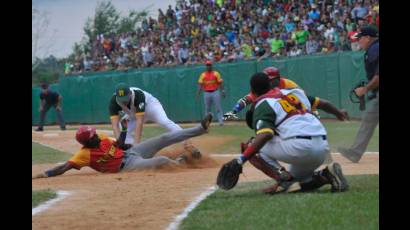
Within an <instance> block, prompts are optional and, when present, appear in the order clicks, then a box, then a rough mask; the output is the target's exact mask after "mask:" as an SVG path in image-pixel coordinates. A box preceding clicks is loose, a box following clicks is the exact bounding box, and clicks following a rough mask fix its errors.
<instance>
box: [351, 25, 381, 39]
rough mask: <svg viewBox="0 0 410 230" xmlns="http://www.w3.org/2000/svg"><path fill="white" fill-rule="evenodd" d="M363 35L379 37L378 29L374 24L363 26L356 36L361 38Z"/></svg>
mask: <svg viewBox="0 0 410 230" xmlns="http://www.w3.org/2000/svg"><path fill="white" fill-rule="evenodd" d="M363 36H370V37H379V31H378V30H377V28H376V27H374V26H363V27H362V28H361V29H360V33H358V34H357V35H356V37H357V38H361V37H363Z"/></svg>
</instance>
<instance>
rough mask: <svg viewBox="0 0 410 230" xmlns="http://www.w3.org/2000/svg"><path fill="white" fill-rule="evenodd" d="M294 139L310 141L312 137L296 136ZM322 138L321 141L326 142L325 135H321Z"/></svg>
mask: <svg viewBox="0 0 410 230" xmlns="http://www.w3.org/2000/svg"><path fill="white" fill-rule="evenodd" d="M295 138H296V139H308V140H312V138H313V137H312V136H296V137H295ZM322 138H323V140H327V137H326V135H323V136H322Z"/></svg>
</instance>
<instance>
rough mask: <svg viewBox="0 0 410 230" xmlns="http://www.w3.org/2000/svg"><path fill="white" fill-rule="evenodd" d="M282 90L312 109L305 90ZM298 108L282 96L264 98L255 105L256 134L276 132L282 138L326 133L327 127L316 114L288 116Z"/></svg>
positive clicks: (253, 125) (254, 122)
mask: <svg viewBox="0 0 410 230" xmlns="http://www.w3.org/2000/svg"><path fill="white" fill-rule="evenodd" d="M280 92H281V93H282V94H283V95H287V96H288V97H289V98H292V100H294V101H295V102H300V103H301V105H302V107H303V108H304V109H306V110H308V111H310V110H311V105H310V102H309V99H308V98H307V96H306V95H305V94H304V92H303V90H301V89H290V90H285V89H281V90H280ZM296 110H297V108H295V107H294V106H292V105H291V104H290V103H289V102H288V101H286V100H284V99H282V98H264V99H262V100H261V101H259V102H258V103H257V104H256V106H255V110H254V112H253V117H252V127H253V129H254V130H255V132H256V134H259V133H265V132H270V133H276V134H277V135H279V136H280V137H281V138H282V139H286V138H290V137H295V136H320V135H326V130H325V128H324V127H323V125H322V124H321V123H320V121H319V120H318V119H317V118H316V117H315V116H314V115H312V114H310V113H304V114H296V115H293V116H290V117H289V116H288V114H289V113H292V112H294V111H296Z"/></svg>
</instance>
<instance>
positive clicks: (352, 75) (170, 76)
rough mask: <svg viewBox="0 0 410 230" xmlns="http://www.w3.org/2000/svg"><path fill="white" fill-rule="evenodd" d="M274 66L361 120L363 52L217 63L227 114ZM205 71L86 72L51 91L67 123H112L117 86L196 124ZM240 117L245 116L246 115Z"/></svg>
mask: <svg viewBox="0 0 410 230" xmlns="http://www.w3.org/2000/svg"><path fill="white" fill-rule="evenodd" d="M271 65H274V66H276V67H279V69H280V71H281V75H282V76H286V77H288V78H289V79H291V80H294V81H295V82H296V83H297V84H298V85H299V86H301V87H302V88H303V89H304V90H305V91H306V92H307V94H308V95H312V96H319V97H321V98H325V99H327V100H329V101H331V102H332V103H333V104H334V105H336V106H337V107H339V108H346V109H347V110H348V111H349V113H350V114H351V117H354V118H360V115H361V112H360V111H359V109H358V107H359V106H358V104H353V103H351V102H350V100H349V92H350V90H351V88H352V87H354V85H356V84H357V82H359V81H360V80H361V79H365V70H364V64H363V53H362V52H340V53H333V54H330V55H314V56H303V57H293V58H283V59H269V60H266V59H265V60H263V61H261V62H256V61H243V62H235V63H224V64H220V63H216V64H214V69H215V70H217V71H219V72H220V73H221V76H222V78H223V79H224V85H225V91H226V98H224V99H223V100H222V108H223V109H224V111H225V112H226V111H229V110H231V109H232V107H233V105H234V104H235V103H236V101H237V100H238V99H239V98H240V97H242V96H244V95H245V94H247V93H248V92H249V79H250V76H251V75H252V74H253V73H255V72H257V71H261V70H263V68H265V67H267V66H271ZM204 70H205V66H204V65H195V66H189V67H187V66H180V67H172V68H171V67H166V68H165V67H164V68H146V69H137V70H129V71H126V72H118V71H113V72H98V73H87V74H84V75H80V76H67V77H61V78H60V80H59V84H55V85H52V87H51V88H52V89H53V90H56V91H57V92H59V93H60V94H61V95H62V96H63V113H64V118H65V120H66V122H67V123H108V122H109V114H108V102H109V100H110V97H111V95H112V94H113V92H114V89H115V85H116V84H117V83H119V82H126V83H128V84H129V85H130V86H135V87H139V88H141V89H143V90H145V91H148V92H150V93H151V94H152V95H154V96H155V97H157V98H158V99H159V100H160V101H161V103H162V105H163V107H164V109H165V111H166V113H167V114H168V117H169V118H170V119H172V120H174V121H177V122H183V121H197V120H199V119H200V118H201V117H202V116H203V114H204V108H203V98H202V97H201V99H200V100H199V101H196V100H195V93H196V90H197V87H198V85H197V80H198V77H199V75H200V73H201V72H202V71H204ZM39 93H40V89H39V88H38V87H33V88H32V124H33V125H36V124H37V123H38V122H39V112H38V108H39ZM320 114H321V117H323V118H330V117H332V116H330V115H328V114H326V113H324V112H321V113H320ZM240 117H242V118H243V117H244V112H241V116H240ZM55 122H56V114H55V111H54V110H53V109H50V111H49V112H48V114H47V118H46V124H52V123H55Z"/></svg>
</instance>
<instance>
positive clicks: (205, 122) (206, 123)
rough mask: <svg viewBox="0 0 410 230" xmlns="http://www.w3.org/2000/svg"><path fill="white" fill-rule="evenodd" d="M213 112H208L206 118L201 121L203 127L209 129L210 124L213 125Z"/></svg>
mask: <svg viewBox="0 0 410 230" xmlns="http://www.w3.org/2000/svg"><path fill="white" fill-rule="evenodd" d="M212 117H213V116H212V113H208V114H207V115H206V116H205V117H204V119H202V121H201V126H202V128H203V129H205V130H208V128H209V126H210V125H211V122H212Z"/></svg>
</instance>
